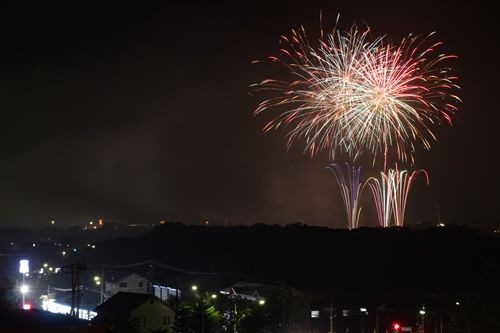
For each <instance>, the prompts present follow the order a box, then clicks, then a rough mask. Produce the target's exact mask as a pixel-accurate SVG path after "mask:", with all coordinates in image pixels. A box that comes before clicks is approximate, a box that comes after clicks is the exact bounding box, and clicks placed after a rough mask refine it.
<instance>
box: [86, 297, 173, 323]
mask: <svg viewBox="0 0 500 333" xmlns="http://www.w3.org/2000/svg"><path fill="white" fill-rule="evenodd" d="M94 311H95V312H97V316H96V317H95V318H94V319H93V320H92V322H95V323H98V324H105V325H109V326H110V327H111V328H112V331H113V332H127V331H134V332H144V333H145V332H152V331H158V332H159V331H161V332H164V333H171V332H172V331H173V324H174V317H175V311H174V309H173V308H172V307H171V306H170V305H169V304H167V303H166V302H164V301H162V300H161V299H159V298H158V297H156V296H154V295H151V294H139V293H127V292H118V293H117V294H116V295H114V296H113V297H111V298H110V299H108V300H107V301H106V302H104V303H102V304H101V305H99V306H98V307H96V308H95V309H94Z"/></svg>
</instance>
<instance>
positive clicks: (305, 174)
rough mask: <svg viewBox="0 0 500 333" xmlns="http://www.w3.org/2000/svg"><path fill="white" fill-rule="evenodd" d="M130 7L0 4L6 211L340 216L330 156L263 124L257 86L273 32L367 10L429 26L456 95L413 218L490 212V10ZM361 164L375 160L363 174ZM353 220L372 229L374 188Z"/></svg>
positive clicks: (115, 218) (406, 26)
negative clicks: (456, 105)
mask: <svg viewBox="0 0 500 333" xmlns="http://www.w3.org/2000/svg"><path fill="white" fill-rule="evenodd" d="M280 3H281V4H280V5H278V2H276V3H274V2H273V4H271V1H268V2H264V1H262V2H255V1H254V2H247V3H245V4H240V2H236V1H235V2H232V3H231V4H230V5H228V4H211V5H201V6H199V5H188V4H186V5H178V4H177V5H174V4H167V2H166V1H164V5H163V6H153V5H146V4H142V3H140V2H136V3H134V5H125V4H124V3H119V2H116V3H115V4H114V5H106V6H103V5H102V4H99V5H82V7H76V6H75V7H55V6H54V7H47V6H40V7H32V6H24V7H22V6H19V7H17V8H12V7H2V8H1V10H0V15H1V20H0V25H1V28H0V40H1V50H2V52H1V53H0V56H1V70H0V86H1V89H0V94H1V96H0V112H1V115H2V118H1V122H0V127H1V130H0V136H1V140H0V151H1V155H0V157H1V163H0V223H1V224H2V225H4V226H7V225H14V224H20V225H29V224H33V225H42V224H44V223H48V221H49V220H52V219H55V220H56V221H57V223H60V224H64V225H71V224H80V223H84V222H86V221H89V220H95V219H97V218H100V217H102V218H104V219H105V221H109V222H123V223H156V222H158V221H159V220H167V221H180V222H185V223H194V224H199V223H202V221H205V220H209V221H210V222H212V223H214V224H215V223H219V224H227V225H236V224H252V223H281V224H284V223H292V222H303V223H308V224H313V225H326V226H330V227H341V226H344V225H345V215H344V211H343V208H342V203H341V200H340V196H339V194H338V191H337V185H336V183H335V179H334V178H333V176H332V175H331V174H330V173H328V172H327V171H325V166H326V165H327V164H328V163H329V161H328V156H327V154H321V155H320V156H318V157H317V158H315V159H313V160H311V159H310V158H309V157H308V156H304V155H303V154H302V149H301V148H302V147H301V146H299V145H297V146H295V148H293V149H292V150H291V151H289V152H286V149H285V138H284V137H285V132H284V131H274V132H271V133H267V134H264V133H262V132H261V128H262V127H263V126H264V124H265V122H266V120H269V117H266V115H262V116H259V117H254V116H253V115H252V112H253V110H254V109H255V107H256V105H257V103H258V102H259V101H260V100H261V99H260V98H259V97H255V96H254V97H252V96H250V95H249V88H248V87H249V85H250V84H252V83H255V82H258V81H260V80H261V79H263V78H265V77H266V76H267V73H268V71H269V69H270V68H269V67H267V66H265V65H255V64H251V62H252V61H253V60H261V59H264V58H265V57H267V56H268V55H271V54H276V53H277V50H278V40H279V36H280V35H281V34H289V32H290V30H291V29H292V28H297V27H299V26H300V25H304V27H305V28H306V30H307V31H308V32H309V35H310V36H311V37H314V36H315V35H317V33H318V30H319V12H320V10H323V22H324V24H325V25H326V26H327V27H328V26H332V24H333V22H334V20H335V18H336V15H337V13H340V14H341V20H340V23H341V26H342V27H344V28H348V27H349V26H350V25H351V24H352V23H353V22H361V23H362V22H366V23H368V24H369V25H370V26H371V28H372V31H373V32H374V33H375V34H387V35H389V36H390V37H391V38H392V39H393V40H399V39H400V38H401V37H403V36H404V35H407V34H409V33H414V34H423V35H426V34H428V33H430V32H432V31H437V37H436V38H437V39H439V40H442V41H444V42H445V45H444V47H443V48H442V50H443V51H444V52H446V53H453V54H457V55H458V56H459V59H458V60H456V61H455V62H454V63H453V65H454V68H455V70H456V73H457V74H458V75H459V77H460V81H459V84H460V85H461V86H462V92H461V93H460V96H461V97H462V99H463V101H464V103H463V104H462V105H461V106H460V111H459V112H458V114H457V115H456V117H455V124H454V126H453V127H442V128H440V129H439V130H438V136H439V143H437V144H435V145H434V147H433V150H432V151H431V152H427V151H424V150H423V149H419V150H418V153H417V155H416V159H417V160H416V165H417V166H418V167H421V168H425V169H427V170H428V171H429V173H430V176H431V185H430V186H429V187H425V186H424V185H423V180H419V181H417V185H416V186H415V188H414V191H413V192H412V193H411V194H410V198H409V202H408V210H407V222H408V223H416V222H419V221H433V222H435V221H437V219H438V212H439V215H440V218H441V221H443V222H445V223H467V224H471V225H480V224H484V223H491V222H498V220H499V218H498V212H497V210H496V208H497V207H498V203H497V201H498V188H499V187H500V184H499V176H498V168H497V166H498V162H497V153H498V151H499V148H498V147H499V143H500V142H499V136H498V128H497V127H498V118H499V117H498V111H499V110H498V106H497V105H498V98H499V96H498V78H499V77H500V75H499V74H500V73H499V69H498V68H499V64H498V54H499V52H498V51H499V46H498V45H499V44H498V31H500V27H499V23H498V22H499V20H498V17H497V14H498V12H497V10H495V9H493V7H488V6H486V5H479V4H472V2H471V4H469V5H462V4H458V2H450V3H449V4H437V2H436V1H428V2H425V1H424V2H422V1H419V2H415V1H412V2H402V1H399V2H394V3H387V2H378V1H377V2H367V3H366V4H365V3H362V2H354V1H324V2H315V1H304V2H296V1H293V2H291V1H282V2H280ZM364 172H365V175H375V172H374V171H372V170H369V169H367V168H365V171H364ZM363 200H364V202H365V206H366V208H365V214H364V215H363V216H362V217H361V224H363V225H375V223H376V222H375V221H376V220H375V216H374V211H373V209H372V208H371V207H370V203H369V201H370V200H371V198H370V193H369V192H366V193H365V195H364V197H363Z"/></svg>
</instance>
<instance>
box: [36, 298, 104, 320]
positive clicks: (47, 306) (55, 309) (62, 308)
mask: <svg viewBox="0 0 500 333" xmlns="http://www.w3.org/2000/svg"><path fill="white" fill-rule="evenodd" d="M42 309H44V310H45V311H48V312H52V313H61V314H69V313H70V311H71V307H70V306H68V305H64V304H59V303H56V302H54V301H52V300H49V301H47V300H44V301H42ZM95 316H97V313H96V312H94V311H90V310H87V309H79V310H78V318H80V319H84V320H90V319H92V318H94V317H95Z"/></svg>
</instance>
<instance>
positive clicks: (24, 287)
mask: <svg viewBox="0 0 500 333" xmlns="http://www.w3.org/2000/svg"><path fill="white" fill-rule="evenodd" d="M19 289H20V290H21V294H23V296H24V294H26V293H27V292H28V291H29V290H30V288H29V287H28V286H27V285H25V284H23V285H22V286H21V288H19Z"/></svg>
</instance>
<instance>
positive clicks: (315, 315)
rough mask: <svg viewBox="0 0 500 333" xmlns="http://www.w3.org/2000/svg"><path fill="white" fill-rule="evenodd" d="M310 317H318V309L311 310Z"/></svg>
mask: <svg viewBox="0 0 500 333" xmlns="http://www.w3.org/2000/svg"><path fill="white" fill-rule="evenodd" d="M311 318H319V310H312V311H311Z"/></svg>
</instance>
